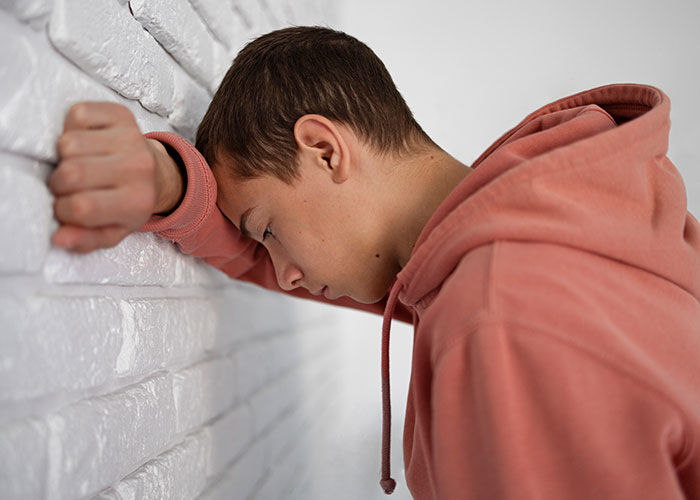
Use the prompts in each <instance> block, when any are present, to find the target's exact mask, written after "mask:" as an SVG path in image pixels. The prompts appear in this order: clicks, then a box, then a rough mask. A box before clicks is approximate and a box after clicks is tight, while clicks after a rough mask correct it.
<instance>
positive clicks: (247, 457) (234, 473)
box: [197, 441, 267, 500]
mask: <svg viewBox="0 0 700 500" xmlns="http://www.w3.org/2000/svg"><path fill="white" fill-rule="evenodd" d="M266 473H267V471H266V464H265V457H264V450H263V448H262V442H261V441H257V442H256V443H254V444H253V445H252V446H251V447H250V448H249V449H248V450H247V451H246V453H245V454H244V455H243V456H242V457H241V458H240V460H238V461H236V462H235V463H234V464H233V466H232V467H231V468H230V469H229V470H228V471H226V473H225V474H223V475H222V476H219V477H217V478H216V482H214V483H213V484H211V485H210V486H209V488H208V489H207V490H205V491H204V493H202V495H200V496H199V497H198V498H197V500H247V499H248V497H249V495H250V494H251V492H253V491H254V490H255V488H256V487H257V485H258V483H259V482H260V481H261V479H262V478H263V477H264V475H265V474H266Z"/></svg>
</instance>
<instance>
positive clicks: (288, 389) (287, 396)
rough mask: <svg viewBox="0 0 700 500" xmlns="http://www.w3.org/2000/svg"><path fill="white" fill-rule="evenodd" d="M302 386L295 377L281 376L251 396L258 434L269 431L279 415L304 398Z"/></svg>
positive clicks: (251, 405)
mask: <svg viewBox="0 0 700 500" xmlns="http://www.w3.org/2000/svg"><path fill="white" fill-rule="evenodd" d="M301 387H303V386H300V385H299V381H298V379H296V378H295V377H293V376H288V377H281V378H279V379H277V380H275V381H274V382H272V383H271V384H270V385H267V386H265V387H263V388H262V389H261V390H259V391H258V392H256V393H255V394H253V395H252V396H251V397H250V407H251V410H252V412H253V417H254V422H255V435H256V436H260V435H262V434H263V433H265V432H267V431H268V430H269V427H270V426H271V425H272V424H273V422H274V421H275V419H276V418H277V417H279V416H280V415H281V414H282V413H283V412H284V411H285V410H287V409H288V408H289V407H291V406H292V405H294V404H295V403H296V402H297V401H299V400H300V399H301V398H302V390H301Z"/></svg>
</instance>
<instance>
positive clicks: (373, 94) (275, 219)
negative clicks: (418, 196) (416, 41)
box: [196, 27, 437, 302]
mask: <svg viewBox="0 0 700 500" xmlns="http://www.w3.org/2000/svg"><path fill="white" fill-rule="evenodd" d="M196 147H197V149H198V150H199V151H200V152H201V153H202V154H203V156H204V157H205V159H206V160H207V162H208V163H209V165H210V166H211V167H212V171H213V172H214V176H215V177H216V180H217V184H218V189H219V193H218V199H217V203H218V205H219V208H220V209H221V210H222V212H223V213H224V214H225V215H226V216H227V217H228V218H229V219H230V220H231V222H232V223H233V224H235V225H236V226H237V227H239V229H241V230H242V231H244V232H246V233H248V234H249V235H250V236H251V237H252V238H254V239H256V240H258V241H260V242H261V243H263V245H265V248H266V249H267V250H268V252H269V253H270V256H271V258H272V261H273V264H274V266H275V271H276V274H277V279H278V282H279V284H280V286H281V287H282V288H284V289H288V290H289V289H293V288H296V287H299V286H301V287H305V288H307V289H308V290H309V291H311V292H312V293H316V292H321V291H322V290H323V289H324V287H327V290H328V291H327V292H326V295H327V296H330V297H331V298H334V297H338V296H341V295H347V296H350V297H352V298H354V299H355V300H358V301H360V302H376V301H378V300H380V299H381V298H382V297H383V296H384V295H385V294H386V292H387V290H388V287H389V286H390V284H391V282H392V281H393V279H394V278H395V276H396V273H397V272H398V271H399V270H400V267H398V265H397V263H396V262H395V259H394V258H393V256H392V246H393V243H394V242H392V241H390V240H391V238H390V237H388V236H387V234H388V231H389V229H390V228H388V227H387V225H388V224H389V220H388V217H383V215H384V214H386V213H388V212H387V210H388V208H389V206H390V205H391V203H392V199H390V198H389V195H388V191H387V190H386V187H387V186H386V184H387V182H390V179H391V177H390V175H391V174H394V175H395V174H396V172H395V171H393V170H392V168H391V165H393V164H398V163H400V160H401V159H406V158H410V157H411V156H414V155H417V154H420V153H424V152H425V151H426V150H429V149H431V148H437V146H435V145H434V143H433V142H432V141H431V140H430V138H429V137H428V136H427V135H426V134H425V132H423V130H422V129H421V127H420V126H419V125H418V123H417V122H416V121H415V120H414V118H413V115H412V113H411V111H410V109H409V108H408V106H407V105H406V103H405V101H404V100H403V98H402V97H401V95H400V93H399V92H398V90H397V89H396V86H395V85H394V83H393V81H392V79H391V77H390V75H389V73H388V71H387V70H386V68H385V66H384V64H383V63H382V62H381V60H380V59H379V58H378V57H377V56H376V55H375V54H374V53H373V52H372V51H371V50H370V49H369V47H367V46H366V45H364V44H363V43H361V42H359V41H358V40H356V39H355V38H353V37H351V36H349V35H347V34H345V33H341V32H337V31H334V30H331V29H327V28H317V27H294V28H286V29H282V30H278V31H275V32H272V33H268V34H266V35H264V36H262V37H260V38H258V39H256V40H254V41H252V42H251V43H249V44H248V45H247V46H246V47H245V48H244V49H243V50H241V52H240V53H239V54H238V56H237V57H236V59H235V61H234V62H233V65H232V66H231V68H230V69H229V71H228V72H227V74H226V75H225V77H224V79H223V81H222V82H221V85H220V87H219V89H218V90H217V92H216V94H215V95H214V98H213V100H212V102H211V104H210V106H209V109H208V110H207V113H206V114H205V116H204V118H203V119H202V122H201V124H200V126H199V129H198V131H197V138H196ZM241 226H242V227H241Z"/></svg>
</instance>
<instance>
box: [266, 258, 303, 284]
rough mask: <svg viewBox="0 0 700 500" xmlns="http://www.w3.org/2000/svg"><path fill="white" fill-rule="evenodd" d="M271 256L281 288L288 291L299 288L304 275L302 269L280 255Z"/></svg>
mask: <svg viewBox="0 0 700 500" xmlns="http://www.w3.org/2000/svg"><path fill="white" fill-rule="evenodd" d="M271 258H272V265H273V267H274V268H275V276H276V277H277V284H278V285H279V286H280V288H281V289H282V290H284V291H286V292H289V291H291V290H294V289H295V288H299V286H301V279H302V278H303V277H304V273H302V272H301V269H299V267H298V266H297V265H295V264H294V263H292V262H291V261H289V260H287V259H284V258H281V257H280V256H272V254H271Z"/></svg>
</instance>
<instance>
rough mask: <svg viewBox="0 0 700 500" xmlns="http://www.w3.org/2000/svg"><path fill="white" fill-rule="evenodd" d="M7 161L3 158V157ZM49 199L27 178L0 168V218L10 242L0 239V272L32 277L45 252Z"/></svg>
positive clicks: (49, 224) (36, 182)
mask: <svg viewBox="0 0 700 500" xmlns="http://www.w3.org/2000/svg"><path fill="white" fill-rule="evenodd" d="M6 158H7V156H6ZM52 204H53V198H52V197H51V194H50V193H49V191H48V189H47V188H46V185H45V184H44V183H43V182H41V181H40V180H39V179H37V178H36V177H35V176H33V175H31V174H29V175H28V174H25V173H24V172H22V171H20V170H19V169H16V168H7V167H4V166H3V165H0V218H2V220H3V221H4V223H3V231H4V232H5V234H8V235H12V237H11V238H2V239H0V272H4V273H36V272H39V271H40V270H41V267H42V265H43V263H44V260H45V258H46V254H47V252H48V251H49V232H50V230H51V229H52V228H53V227H54V226H53V219H52V217H51V214H52V208H51V207H52Z"/></svg>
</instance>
